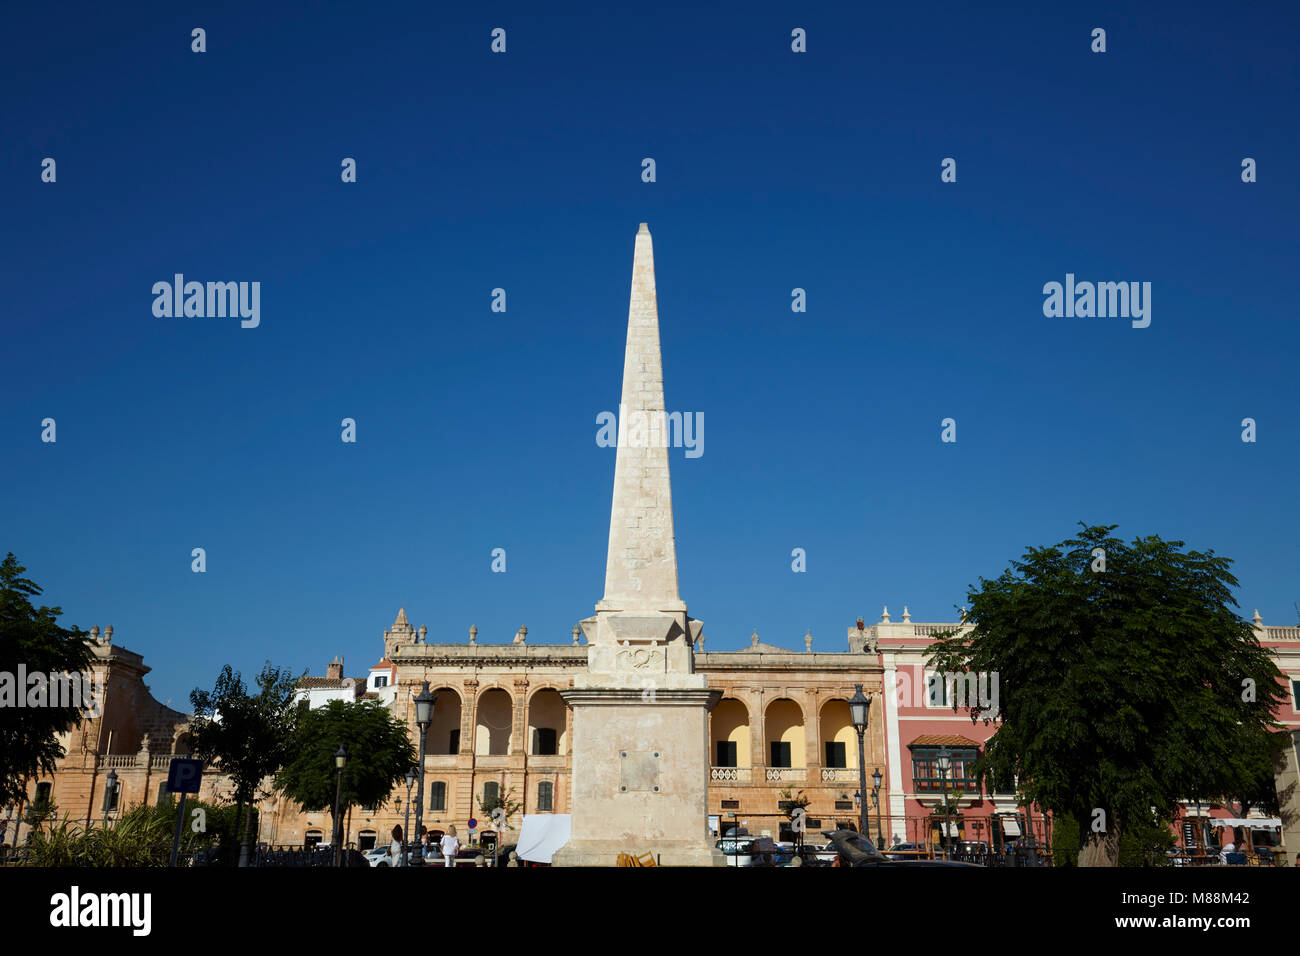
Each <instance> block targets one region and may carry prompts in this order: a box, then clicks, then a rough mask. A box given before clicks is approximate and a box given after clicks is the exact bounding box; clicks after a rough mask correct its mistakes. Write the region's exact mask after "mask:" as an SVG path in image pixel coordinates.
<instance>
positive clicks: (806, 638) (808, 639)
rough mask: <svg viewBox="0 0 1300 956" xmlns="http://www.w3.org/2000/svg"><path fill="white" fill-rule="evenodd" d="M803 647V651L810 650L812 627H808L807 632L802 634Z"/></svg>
mask: <svg viewBox="0 0 1300 956" xmlns="http://www.w3.org/2000/svg"><path fill="white" fill-rule="evenodd" d="M803 649H804V651H805V652H811V651H812V628H809V629H808V633H807V634H805V635H804V636H803Z"/></svg>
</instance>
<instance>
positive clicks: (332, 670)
mask: <svg viewBox="0 0 1300 956" xmlns="http://www.w3.org/2000/svg"><path fill="white" fill-rule="evenodd" d="M325 676H326V677H328V678H329V679H330V680H342V679H343V658H341V657H336V658H334V660H332V661H330V663H329V667H327V668H325Z"/></svg>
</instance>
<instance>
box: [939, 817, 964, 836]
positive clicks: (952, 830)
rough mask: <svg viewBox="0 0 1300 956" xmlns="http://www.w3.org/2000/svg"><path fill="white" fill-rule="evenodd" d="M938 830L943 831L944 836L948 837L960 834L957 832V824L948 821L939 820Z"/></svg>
mask: <svg viewBox="0 0 1300 956" xmlns="http://www.w3.org/2000/svg"><path fill="white" fill-rule="evenodd" d="M939 830H940V832H941V833H943V835H944V836H948V837H955V836H959V835H960V834H958V832H957V824H955V823H951V822H948V821H940V822H939Z"/></svg>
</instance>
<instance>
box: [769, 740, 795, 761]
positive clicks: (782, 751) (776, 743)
mask: <svg viewBox="0 0 1300 956" xmlns="http://www.w3.org/2000/svg"><path fill="white" fill-rule="evenodd" d="M771 748H772V762H771V763H769V764H768V766H769V767H788V766H790V744H789V742H788V741H784V740H773V741H772V742H771Z"/></svg>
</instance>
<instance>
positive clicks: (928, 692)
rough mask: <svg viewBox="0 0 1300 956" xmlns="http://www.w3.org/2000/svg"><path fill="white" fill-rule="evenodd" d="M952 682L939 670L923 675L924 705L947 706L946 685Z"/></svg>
mask: <svg viewBox="0 0 1300 956" xmlns="http://www.w3.org/2000/svg"><path fill="white" fill-rule="evenodd" d="M951 683H952V681H951V679H950V678H947V676H946V675H945V674H943V673H942V672H941V671H930V672H929V673H927V674H926V675H925V705H926V706H927V707H947V706H949V704H948V686H949V685H950V684H951Z"/></svg>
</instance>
